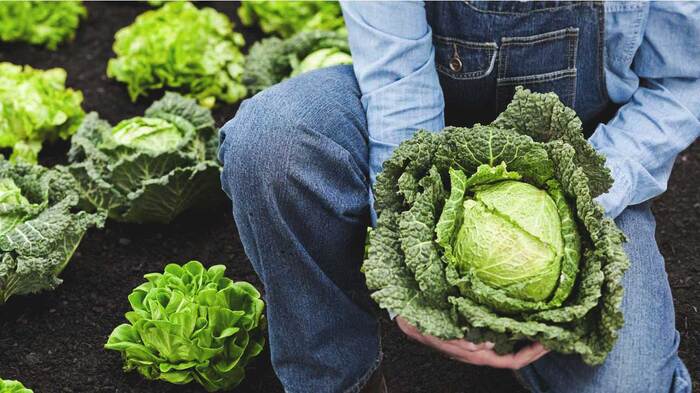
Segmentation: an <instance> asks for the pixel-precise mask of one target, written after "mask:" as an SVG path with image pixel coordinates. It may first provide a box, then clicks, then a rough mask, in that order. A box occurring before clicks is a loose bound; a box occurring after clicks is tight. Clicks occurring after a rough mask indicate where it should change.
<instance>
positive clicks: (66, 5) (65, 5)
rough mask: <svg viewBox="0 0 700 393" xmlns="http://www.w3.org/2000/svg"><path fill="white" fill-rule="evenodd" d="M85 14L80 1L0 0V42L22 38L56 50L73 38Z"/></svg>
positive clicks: (21, 39) (20, 39) (85, 11)
mask: <svg viewBox="0 0 700 393" xmlns="http://www.w3.org/2000/svg"><path fill="white" fill-rule="evenodd" d="M86 16H87V10H86V9H85V7H84V6H83V4H82V2H80V1H0V41H25V42H29V43H30V44H33V45H44V46H46V48H48V49H50V50H56V49H57V48H58V45H59V44H60V43H62V42H64V41H67V40H72V39H73V38H74V37H75V31H76V30H77V29H78V25H79V24H80V19H84V18H85V17H86Z"/></svg>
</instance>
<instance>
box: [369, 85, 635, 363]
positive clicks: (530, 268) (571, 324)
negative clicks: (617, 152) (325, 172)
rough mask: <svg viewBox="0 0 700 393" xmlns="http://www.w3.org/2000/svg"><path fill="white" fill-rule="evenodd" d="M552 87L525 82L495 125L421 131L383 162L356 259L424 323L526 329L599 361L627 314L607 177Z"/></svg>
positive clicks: (388, 299) (410, 316)
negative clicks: (362, 249) (605, 198)
mask: <svg viewBox="0 0 700 393" xmlns="http://www.w3.org/2000/svg"><path fill="white" fill-rule="evenodd" d="M603 164H604V158H603V157H601V156H599V155H598V154H597V153H596V152H595V151H594V150H593V148H592V146H591V145H590V144H588V142H587V141H586V140H585V139H584V137H583V134H582V131H581V122H580V120H579V119H578V118H577V117H576V114H575V112H574V111H573V110H571V109H569V108H566V107H565V106H564V105H563V104H562V103H561V102H560V101H559V100H558V98H557V97H556V95H554V94H552V93H549V94H538V93H530V92H529V91H528V90H523V89H521V88H519V89H517V90H516V94H515V97H514V99H513V101H512V102H511V103H510V105H509V106H508V108H507V109H506V111H505V112H503V113H502V114H501V115H500V116H499V117H498V118H497V119H496V121H494V122H493V123H492V124H490V125H479V124H477V125H475V126H473V127H471V128H455V127H448V128H446V129H445V130H443V132H441V133H427V132H423V131H421V132H419V133H417V134H416V135H415V137H414V138H412V139H411V140H409V141H407V142H405V143H403V144H402V145H401V146H399V147H398V148H397V150H396V151H395V153H394V155H393V156H392V157H391V158H390V159H389V160H388V161H386V162H385V163H384V169H383V172H382V173H380V174H379V176H378V177H377V182H376V185H375V190H374V191H375V196H376V204H375V208H376V210H377V213H378V221H377V226H376V228H375V229H374V230H372V231H371V232H370V235H369V240H368V247H367V258H366V260H365V262H364V266H363V271H364V272H365V275H366V279H367V285H368V287H369V288H370V290H372V291H373V293H372V297H373V298H374V299H375V301H377V302H378V303H379V305H380V306H381V307H383V308H385V309H388V310H391V311H392V312H394V313H396V314H398V315H400V316H401V317H403V318H405V319H406V320H407V321H408V322H409V323H411V324H413V325H415V326H416V327H417V328H418V329H420V330H421V331H422V332H423V333H426V334H430V335H433V336H437V337H440V338H443V339H454V338H465V339H468V340H470V341H474V342H483V341H492V342H494V343H495V344H496V347H495V349H496V351H498V352H499V353H505V352H509V351H512V350H513V348H514V346H515V344H516V343H518V342H519V341H522V340H533V341H539V342H541V343H542V344H543V345H544V346H545V347H547V348H549V349H551V350H554V351H557V352H561V353H577V354H580V355H581V356H582V358H583V360H584V361H585V362H586V363H588V364H600V363H602V362H603V360H604V359H605V357H606V356H607V353H608V352H609V351H610V350H611V349H612V347H613V345H614V343H615V341H616V338H617V331H618V330H619V329H620V327H621V326H622V324H623V318H622V314H621V312H620V308H619V306H620V302H621V299H622V286H621V279H622V276H623V274H624V272H625V270H626V269H627V266H628V260H627V257H626V255H625V253H624V250H623V248H622V243H623V242H624V239H625V238H624V235H623V234H622V233H621V231H620V230H619V229H618V228H617V226H616V225H615V223H614V222H613V221H612V220H611V219H609V218H606V217H605V216H604V211H603V208H602V207H601V206H600V205H598V204H597V203H596V202H594V201H593V198H594V197H596V196H598V195H599V194H601V193H603V192H605V191H606V190H607V189H608V188H609V187H610V186H611V184H612V179H611V177H610V174H609V171H608V170H607V169H605V167H604V166H603Z"/></svg>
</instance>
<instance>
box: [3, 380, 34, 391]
mask: <svg viewBox="0 0 700 393" xmlns="http://www.w3.org/2000/svg"><path fill="white" fill-rule="evenodd" d="M0 393H34V392H33V391H32V390H31V389H27V388H25V387H24V385H22V383H21V382H19V381H13V380H5V379H0Z"/></svg>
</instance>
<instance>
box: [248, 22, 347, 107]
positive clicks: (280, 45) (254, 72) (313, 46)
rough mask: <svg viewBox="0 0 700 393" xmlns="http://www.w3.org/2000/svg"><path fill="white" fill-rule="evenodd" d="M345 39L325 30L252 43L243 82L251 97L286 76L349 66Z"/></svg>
mask: <svg viewBox="0 0 700 393" xmlns="http://www.w3.org/2000/svg"><path fill="white" fill-rule="evenodd" d="M349 53H350V48H349V46H348V41H347V36H346V35H345V34H342V33H337V32H328V31H308V32H301V33H299V34H297V35H295V36H293V37H291V38H288V39H280V38H277V37H271V38H266V39H264V40H262V41H259V42H256V43H255V44H254V45H253V47H252V48H251V49H250V53H249V54H248V57H247V58H246V63H245V71H244V74H243V83H245V85H246V86H247V87H248V90H249V91H250V92H251V93H253V94H255V93H258V92H260V91H262V90H264V89H266V88H268V87H270V86H272V85H274V84H276V83H279V82H282V81H283V80H285V79H287V78H289V77H290V76H295V75H298V74H301V73H303V72H307V71H311V70H315V69H318V68H324V67H330V66H334V65H340V64H350V63H352V58H351V57H350V54H349Z"/></svg>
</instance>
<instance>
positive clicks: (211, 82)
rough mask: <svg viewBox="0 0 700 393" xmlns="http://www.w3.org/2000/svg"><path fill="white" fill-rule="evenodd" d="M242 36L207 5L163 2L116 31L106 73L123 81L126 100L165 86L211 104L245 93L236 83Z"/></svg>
mask: <svg viewBox="0 0 700 393" xmlns="http://www.w3.org/2000/svg"><path fill="white" fill-rule="evenodd" d="M244 44H245V41H244V39H243V36H242V35H241V34H240V33H236V32H234V31H233V24H232V23H231V21H230V20H229V18H228V17H227V16H226V15H225V14H222V13H220V12H218V11H216V10H214V9H213V8H208V7H205V8H201V9H199V8H197V7H196V6H195V5H193V4H192V3H190V2H187V1H172V2H166V4H165V5H163V7H161V8H159V9H156V10H150V11H146V12H144V13H143V14H141V15H139V16H138V17H137V18H136V21H135V22H134V23H133V24H131V25H130V26H127V27H125V28H123V29H121V30H119V31H118V32H117V34H116V35H115V41H114V47H113V49H114V53H116V55H117V57H116V58H114V59H110V60H109V63H108V65H107V76H109V77H110V78H114V79H116V80H118V81H120V82H124V83H126V84H127V87H128V90H129V96H130V97H131V100H132V101H136V99H137V98H138V97H139V96H141V95H147V94H148V93H149V91H151V90H157V89H162V88H167V89H170V90H177V91H179V92H181V93H183V94H187V95H189V96H192V97H194V98H196V99H197V100H198V101H199V103H200V104H201V105H204V106H206V107H212V106H214V104H215V103H216V102H217V101H223V102H226V103H230V104H232V103H235V102H237V101H239V100H240V99H241V98H243V97H245V95H246V89H245V87H244V86H243V84H242V83H241V76H242V74H243V63H244V61H245V57H244V56H243V53H241V48H242V47H243V45H244Z"/></svg>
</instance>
